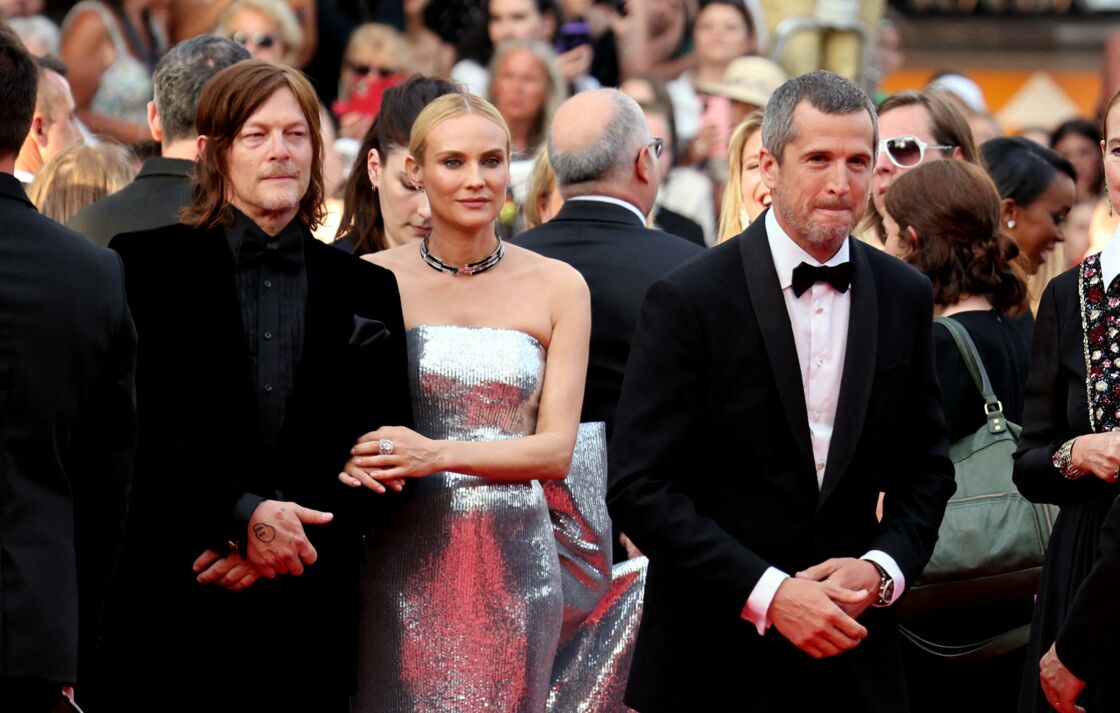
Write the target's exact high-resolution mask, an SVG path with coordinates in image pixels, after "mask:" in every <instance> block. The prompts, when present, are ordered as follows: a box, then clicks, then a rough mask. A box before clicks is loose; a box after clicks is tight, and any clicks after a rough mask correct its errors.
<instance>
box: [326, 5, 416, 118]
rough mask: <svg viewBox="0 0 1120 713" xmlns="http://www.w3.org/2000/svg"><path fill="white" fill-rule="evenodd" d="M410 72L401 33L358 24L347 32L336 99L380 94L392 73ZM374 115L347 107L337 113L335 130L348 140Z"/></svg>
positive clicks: (406, 73) (389, 82)
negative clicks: (352, 31) (348, 37)
mask: <svg viewBox="0 0 1120 713" xmlns="http://www.w3.org/2000/svg"><path fill="white" fill-rule="evenodd" d="M412 71H413V64H412V55H411V54H410V53H409V49H408V44H407V43H406V42H405V40H404V36H403V35H401V33H399V32H397V31H396V30H394V29H393V28H392V27H389V26H387V25H378V24H375V23H367V24H365V25H362V26H360V27H358V28H357V29H356V30H354V33H353V34H352V35H350V41H349V43H348V44H347V46H346V55H345V57H344V58H343V60H342V66H341V69H340V74H339V84H338V97H339V101H340V102H347V101H351V102H353V101H357V100H359V99H362V98H363V97H371V96H374V95H380V93H381V92H383V91H384V90H385V89H388V88H389V87H390V86H392V84H393V83H394V81H395V80H392V78H393V77H394V76H395V75H400V76H403V77H407V76H408V75H410V74H412ZM336 113H337V112H336ZM375 114H376V112H367V111H350V110H347V111H346V112H344V113H341V114H339V116H338V124H339V125H338V133H339V134H341V135H342V136H344V137H347V138H352V139H358V138H361V137H363V136H365V135H366V132H367V131H369V127H370V125H372V124H373V117H374V115H375Z"/></svg>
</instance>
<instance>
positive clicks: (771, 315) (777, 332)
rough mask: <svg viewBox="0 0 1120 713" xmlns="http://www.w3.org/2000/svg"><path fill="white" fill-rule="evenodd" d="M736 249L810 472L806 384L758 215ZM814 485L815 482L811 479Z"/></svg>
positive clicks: (788, 417) (789, 418)
mask: <svg viewBox="0 0 1120 713" xmlns="http://www.w3.org/2000/svg"><path fill="white" fill-rule="evenodd" d="M739 252H740V255H741V256H742V258H743V271H744V272H745V273H746V277H747V291H748V292H749V293H750V298H751V305H752V306H753V308H754V314H755V318H756V319H757V320H758V326H759V330H760V331H761V332H762V342H763V343H764V344H765V345H766V355H767V357H768V358H769V360H770V370H771V371H772V372H773V374H774V381H775V382H776V383H777V387H778V395H779V398H780V400H781V402H782V410H783V411H784V412H785V416H786V420H787V421H788V423H789V428H790V432H791V433H792V434H793V440H794V442H795V443H797V450H798V452H799V453H800V454H801V458H802V460H803V461H804V463H805V465H806V466H807V467H808V468H809V469H810V471H812V468H813V449H812V446H811V444H810V441H809V417H808V415H807V413H806V410H805V387H804V385H803V384H802V383H801V367H800V363H799V362H798V359H797V345H796V344H795V343H794V341H793V329H792V327H790V322H789V311H788V310H787V309H786V303H785V298H784V297H782V288H781V285H780V283H779V282H778V273H777V271H776V270H775V269H774V257H773V256H772V255H771V254H770V245H769V243H768V242H767V239H766V227H765V224H764V223H763V221H762V219H761V218H760V219H759V220H757V221H756V222H755V223H754V225H752V226H751V227H750V228H749V229H748V230H747V232H746V233H745V234H744V235H743V236H742V237H741V238H739ZM814 485H816V483H815V482H814Z"/></svg>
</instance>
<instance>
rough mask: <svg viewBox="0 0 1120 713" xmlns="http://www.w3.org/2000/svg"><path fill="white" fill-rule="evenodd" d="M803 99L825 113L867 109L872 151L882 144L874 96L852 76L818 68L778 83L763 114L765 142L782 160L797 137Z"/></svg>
mask: <svg viewBox="0 0 1120 713" xmlns="http://www.w3.org/2000/svg"><path fill="white" fill-rule="evenodd" d="M802 101H808V102H809V104H810V105H811V106H812V107H813V108H814V109H816V110H818V111H820V112H823V113H825V114H833V115H837V114H852V113H855V112H857V111H861V110H862V111H866V112H867V115H868V116H870V117H871V129H872V136H873V139H872V144H871V152H872V153H873V154H874V153H875V150H876V148H877V147H878V145H879V122H878V119H877V118H876V114H875V105H874V104H873V103H872V102H871V99H869V98H868V96H867V94H865V93H864V91H863V90H862V89H860V88H859V87H858V86H856V85H855V83H853V82H852V81H851V80H849V79H846V78H844V77H841V76H840V75H839V74H833V73H832V72H828V71H825V70H817V71H816V72H809V73H808V74H802V75H800V76H798V77H794V78H793V79H791V80H789V81H788V82H786V83H785V84H783V85H782V86H780V87H778V89H777V90H776V91H775V92H774V93H773V94H772V95H770V101H768V102H767V103H766V113H765V115H764V116H763V118H762V145H763V146H765V147H766V150H767V151H769V152H770V153H771V154H773V156H774V158H775V159H776V160H777V161H778V163H781V161H782V154H783V153H784V152H785V150H786V145H787V144H789V143H790V142H791V141H793V140H794V139H795V138H796V130H795V127H794V124H793V111H794V109H796V108H797V105H798V104H800V103H801V102H802Z"/></svg>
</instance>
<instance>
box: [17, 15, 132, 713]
mask: <svg viewBox="0 0 1120 713" xmlns="http://www.w3.org/2000/svg"><path fill="white" fill-rule="evenodd" d="M37 74H38V69H37V67H36V65H35V61H34V60H33V59H32V58H31V56H30V55H29V54H28V53H27V51H26V50H25V49H24V48H23V44H22V43H21V42H20V40H19V38H18V37H17V36H16V34H15V33H14V32H12V30H11V29H10V28H9V27H8V26H7V25H6V24H3V23H0V106H3V107H4V110H3V111H2V112H0V434H2V435H0V551H3V557H0V582H2V583H3V584H2V585H0V622H2V624H0V630H2V636H0V710H4V711H21V712H23V711H26V712H27V713H36V712H39V711H42V712H44V713H45V712H47V711H51V710H52V709H53V706H54V705H55V704H57V703H58V702H59V700H60V698H61V696H62V688H63V686H68V685H73V684H74V683H75V682H76V681H77V682H78V683H79V688H78V692H79V694H80V693H81V691H82V688H81V686H82V685H84V681H85V672H86V664H88V663H89V658H88V655H89V654H90V653H91V651H92V645H93V643H94V642H95V640H96V628H97V620H98V617H97V615H98V612H99V610H100V600H101V595H102V593H103V589H104V581H105V573H106V572H108V571H109V569H110V567H111V565H112V562H113V558H114V553H115V552H116V550H117V543H118V539H119V535H120V527H121V523H122V518H123V515H124V504H125V493H126V492H127V488H128V476H129V472H130V469H131V464H132V449H133V446H134V441H135V433H136V420H135V416H136V414H135V404H134V400H133V385H134V381H133V380H134V369H135V363H136V361H135V360H136V333H135V330H134V329H133V324H132V318H131V317H130V315H129V310H128V305H127V304H126V302H125V295H124V274H123V271H122V268H121V261H120V258H119V257H117V256H116V255H115V254H113V253H112V252H110V251H108V250H105V249H103V248H98V247H95V246H93V245H90V244H89V242H88V241H87V240H85V239H84V238H82V236H80V235H78V234H77V233H75V232H73V231H71V230H68V229H66V228H64V227H62V226H61V225H59V224H58V223H55V222H54V221H52V220H48V219H47V218H44V217H43V216H41V215H40V214H39V212H38V211H36V210H35V207H34V206H33V205H32V204H31V202H30V201H29V200H28V199H27V196H26V194H24V192H23V188H22V187H21V186H20V183H19V181H18V180H17V179H16V178H15V176H14V175H13V173H12V172H13V170H14V165H15V157H16V154H17V153H19V148H20V144H21V143H22V142H23V138H24V136H25V135H26V134H27V129H28V127H29V126H30V125H31V116H32V112H33V111H34V108H35V86H36V85H35V83H36V77H37ZM79 651H81V653H82V657H81V659H79ZM79 664H81V666H79Z"/></svg>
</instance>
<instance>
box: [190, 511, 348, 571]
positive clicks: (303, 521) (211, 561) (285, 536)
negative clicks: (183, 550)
mask: <svg viewBox="0 0 1120 713" xmlns="http://www.w3.org/2000/svg"><path fill="white" fill-rule="evenodd" d="M332 518H333V515H331V513H329V512H319V511H318V510H311V509H310V508H305V507H303V506H302V505H299V504H297V503H292V502H282V501H279V500H265V501H263V502H261V504H260V505H258V506H257V509H256V510H254V511H253V516H252V517H251V518H250V519H249V527H248V533H247V534H248V540H247V544H246V547H245V551H246V554H247V555H248V556H247V557H242V556H241V554H240V553H239V552H236V551H234V552H230V553H229V554H227V555H225V556H222V555H220V554H218V553H217V552H215V551H214V550H206V551H205V552H203V553H202V554H201V555H200V556H199V557H198V559H196V560H195V561H194V571H195V572H197V573H198V578H197V579H198V582H199V583H200V584H211V583H216V584H218V585H219V586H222V587H225V588H227V589H232V590H235V591H236V590H240V589H244V588H245V587H248V586H249V585H251V584H252V583H253V582H255V581H257V580H258V579H259V578H261V577H264V578H265V579H272V578H273V577H275V576H276V575H277V574H290V575H292V576H295V577H298V576H299V575H301V574H303V569H304V565H311V564H315V561H316V560H317V559H318V557H319V553H318V552H317V551H316V550H315V546H314V545H312V544H311V542H310V540H308V539H307V533H305V532H304V530H303V526H304V525H325V524H327V523H328V522H330V521H331V519H332Z"/></svg>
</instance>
